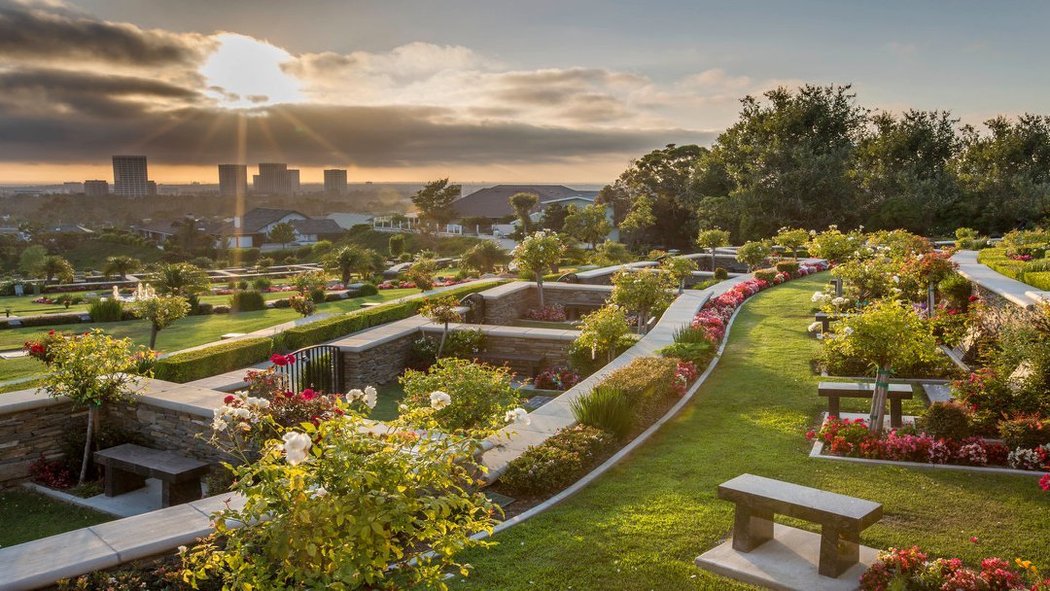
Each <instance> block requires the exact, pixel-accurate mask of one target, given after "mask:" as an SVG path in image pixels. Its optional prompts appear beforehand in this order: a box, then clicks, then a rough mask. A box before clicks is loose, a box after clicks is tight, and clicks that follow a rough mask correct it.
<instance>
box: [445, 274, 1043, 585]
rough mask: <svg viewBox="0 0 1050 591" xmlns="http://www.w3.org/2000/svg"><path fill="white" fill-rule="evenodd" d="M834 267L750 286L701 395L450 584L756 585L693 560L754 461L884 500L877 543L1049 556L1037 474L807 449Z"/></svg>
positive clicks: (473, 556)
mask: <svg viewBox="0 0 1050 591" xmlns="http://www.w3.org/2000/svg"><path fill="white" fill-rule="evenodd" d="M825 281H827V276H826V275H818V276H815V277H809V278H806V279H801V280H797V281H793V282H790V283H787V284H785V285H782V286H779V287H776V288H774V289H771V290H768V291H766V292H763V293H761V294H759V295H757V296H755V297H754V298H753V299H752V300H751V301H750V302H748V303H747V304H746V305H745V307H744V308H743V311H742V312H741V313H740V315H739V316H738V318H737V321H736V324H735V325H734V327H733V330H732V334H731V337H730V342H729V346H728V347H727V350H726V356H725V357H724V358H723V359H722V361H721V362H720V364H719V366H718V367H717V369H716V370H715V371H714V373H713V374H712V375H711V376H710V378H709V379H708V381H707V382H706V383H705V384H704V385H703V387H702V388H701V390H700V391H699V392H698V394H697V397H696V398H695V399H694V400H693V402H692V404H690V405H689V406H688V407H687V408H686V409H684V410H683V411H682V413H681V414H680V415H679V416H678V417H676V418H675V419H674V420H673V421H671V422H670V423H669V424H668V425H665V426H664V428H663V429H662V430H661V431H660V432H659V433H657V434H656V436H654V438H653V439H650V440H649V442H647V443H646V444H645V445H644V446H642V448H641V449H640V450H639V451H638V452H637V453H636V454H634V455H633V456H632V457H630V458H628V459H627V460H626V461H624V462H623V463H622V464H620V465H619V466H617V467H616V468H614V469H613V470H612V471H610V472H609V473H607V474H606V475H605V476H603V477H602V478H600V479H599V480H598V481H597V482H596V483H595V484H593V485H591V486H590V487H588V488H587V489H585V490H584V491H583V492H581V493H580V494H579V495H577V496H575V497H573V498H572V499H570V500H568V501H567V502H565V503H563V504H561V505H560V506H558V507H556V508H554V509H552V510H550V511H548V512H546V513H544V514H542V515H540V516H538V517H536V518H534V519H532V520H530V521H527V522H525V523H523V524H521V525H517V526H515V527H512V528H510V529H509V530H507V531H506V532H503V533H501V534H499V535H497V536H496V537H495V541H496V542H498V545H497V546H495V547H493V548H490V549H487V550H484V549H480V550H475V551H471V552H469V553H467V555H465V556H463V557H462V558H463V559H464V560H465V561H466V562H469V563H471V564H472V565H474V567H475V568H474V572H473V573H472V574H471V576H470V577H468V578H467V579H465V580H462V581H456V582H454V583H453V587H454V588H456V589H501V590H515V589H569V588H572V589H617V590H650V589H667V590H679V589H710V590H716V589H717V590H722V589H748V588H750V587H747V586H745V585H741V584H738V583H735V582H732V581H728V580H726V579H723V578H721V577H718V576H715V575H712V574H710V573H708V572H706V571H702V570H700V569H699V568H697V567H696V566H695V565H694V563H693V560H694V559H695V558H696V556H697V555H699V554H701V553H702V552H704V551H705V550H708V549H710V548H712V547H714V546H716V545H717V544H718V543H720V541H721V540H723V539H724V538H725V537H726V536H727V535H728V534H729V531H730V529H731V528H732V521H733V510H732V505H731V504H730V503H728V502H725V501H720V500H718V499H716V497H715V489H716V487H717V485H718V484H719V483H721V482H724V481H726V480H728V479H730V478H732V477H734V476H737V475H739V474H742V473H745V472H750V473H752V474H759V475H762V476H767V477H770V478H777V479H781V480H785V481H790V482H796V483H800V484H804V485H808V486H814V487H817V488H821V489H825V490H830V491H834V492H838V493H843V494H847V495H853V496H857V497H861V498H865V499H870V500H873V501H877V502H880V503H882V504H883V505H884V508H885V512H886V516H885V517H884V518H883V519H882V521H881V522H880V523H878V524H876V525H874V526H872V527H871V528H869V529H868V530H866V531H865V532H864V534H863V536H862V541H863V543H865V544H867V545H869V546H874V547H879V548H887V547H890V546H911V545H913V544H918V545H920V546H922V547H923V548H924V549H926V550H927V551H929V552H931V553H933V554H934V555H937V556H960V557H962V558H964V559H965V560H967V561H969V562H971V563H974V562H976V561H977V560H979V559H980V558H983V557H985V556H992V555H995V556H1001V557H1004V558H1007V559H1009V560H1013V558H1015V557H1024V558H1027V559H1031V560H1032V561H1033V562H1034V563H1035V564H1037V565H1039V566H1040V567H1041V568H1043V569H1044V570H1045V569H1047V568H1050V495H1048V494H1046V493H1043V492H1042V491H1041V490H1040V489H1039V487H1038V486H1037V484H1036V479H1035V478H1032V477H1015V476H993V475H976V474H968V473H965V472H956V471H950V470H928V469H927V470H921V469H906V468H898V467H888V466H885V467H870V466H863V465H859V464H850V463H845V462H833V461H827V460H815V459H810V458H809V457H808V456H807V453H808V452H809V445H808V444H807V442H806V441H805V439H804V437H803V433H804V431H805V430H806V428H807V427H808V426H810V425H813V424H814V423H815V421H816V417H817V415H818V413H819V412H821V411H822V410H823V409H824V405H825V404H826V401H824V400H823V399H819V398H818V397H817V394H816V384H817V382H818V381H820V378H819V377H818V376H816V375H813V373H812V372H811V371H810V366H809V361H810V359H811V358H812V357H813V356H814V355H815V354H816V351H817V348H818V347H819V343H818V341H816V340H815V339H812V338H809V337H807V336H806V334H805V331H806V326H807V325H808V324H809V322H810V321H811V318H812V317H811V316H810V314H809V310H810V302H809V299H810V296H811V295H812V293H813V291H814V289H816V288H817V287H818V286H819V285H821V284H822V283H823V282H825ZM792 524H793V525H800V526H802V527H806V528H807V529H810V530H814V531H815V528H814V526H813V525H812V524H797V523H794V522H792ZM970 536H976V537H977V538H978V540H979V542H978V543H976V544H975V543H972V542H971V541H970Z"/></svg>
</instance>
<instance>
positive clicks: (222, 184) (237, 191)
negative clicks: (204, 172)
mask: <svg viewBox="0 0 1050 591" xmlns="http://www.w3.org/2000/svg"><path fill="white" fill-rule="evenodd" d="M247 191H248V165H247V164H220V165H219V194H220V195H222V196H224V197H236V196H241V195H244V194H245V193H246V192H247Z"/></svg>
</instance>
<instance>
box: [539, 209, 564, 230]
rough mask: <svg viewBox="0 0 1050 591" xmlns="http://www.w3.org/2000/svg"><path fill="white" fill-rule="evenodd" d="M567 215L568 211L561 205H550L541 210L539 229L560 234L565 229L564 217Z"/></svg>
mask: <svg viewBox="0 0 1050 591" xmlns="http://www.w3.org/2000/svg"><path fill="white" fill-rule="evenodd" d="M568 214H569V212H568V210H567V209H566V208H565V206H564V205H562V204H561V203H551V204H550V205H548V206H547V207H546V208H544V209H543V216H542V217H541V218H540V229H541V230H550V231H552V232H558V233H561V232H562V229H563V228H564V227H565V216H567V215H568Z"/></svg>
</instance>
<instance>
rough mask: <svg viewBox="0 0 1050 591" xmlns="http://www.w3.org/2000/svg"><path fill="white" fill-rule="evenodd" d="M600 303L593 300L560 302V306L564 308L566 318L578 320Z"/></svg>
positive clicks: (595, 308) (599, 305) (596, 307)
mask: <svg viewBox="0 0 1050 591" xmlns="http://www.w3.org/2000/svg"><path fill="white" fill-rule="evenodd" d="M601 307H602V304H596V303H594V302H573V301H570V302H565V303H564V304H562V308H564V309H565V319H566V320H579V319H580V318H583V317H584V316H585V315H587V314H589V313H591V312H593V311H595V310H597V309H599V308H601Z"/></svg>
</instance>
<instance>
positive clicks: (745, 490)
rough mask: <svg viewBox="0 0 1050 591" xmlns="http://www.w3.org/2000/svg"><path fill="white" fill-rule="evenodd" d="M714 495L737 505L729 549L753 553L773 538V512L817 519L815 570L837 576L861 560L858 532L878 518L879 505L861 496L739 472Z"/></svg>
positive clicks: (807, 519)
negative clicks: (738, 474) (816, 558)
mask: <svg viewBox="0 0 1050 591" xmlns="http://www.w3.org/2000/svg"><path fill="white" fill-rule="evenodd" d="M718 498H720V499H724V500H727V501H731V502H733V503H735V504H736V516H735V519H734V521H733V549H734V550H737V551H739V552H745V553H746V552H751V551H752V550H754V549H755V548H757V547H758V546H760V545H762V544H763V543H765V542H768V541H770V540H772V539H773V515H786V516H788V517H794V518H796V519H804V520H806V521H810V522H813V523H819V524H820V528H821V534H820V559H819V562H818V567H817V570H818V572H819V573H820V574H821V575H824V576H825V577H832V578H837V577H838V576H840V575H841V574H842V573H844V572H846V571H847V570H849V568H850V567H852V566H853V565H855V564H857V562H858V561H859V560H860V532H861V531H863V530H864V529H866V528H867V527H868V526H870V525H872V524H873V523H875V522H877V521H878V520H879V519H882V505H880V504H879V503H873V502H871V501H866V500H863V499H857V498H854V497H848V496H846V495H840V494H837V493H832V492H827V491H823V490H818V489H815V488H809V487H808V486H801V485H798V484H792V483H790V482H782V481H780V480H773V479H772V478H763V477H762V476H755V475H752V474H742V475H740V476H737V477H736V478H734V479H732V480H729V481H728V482H724V483H722V484H721V485H719V486H718Z"/></svg>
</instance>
